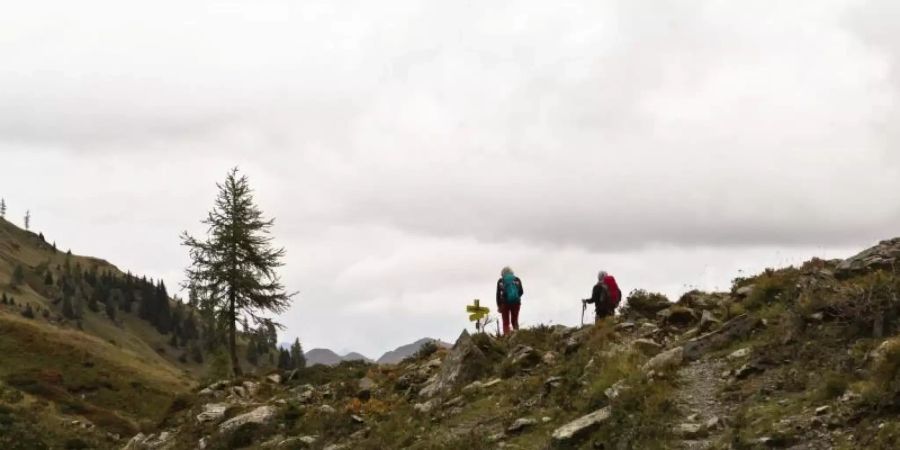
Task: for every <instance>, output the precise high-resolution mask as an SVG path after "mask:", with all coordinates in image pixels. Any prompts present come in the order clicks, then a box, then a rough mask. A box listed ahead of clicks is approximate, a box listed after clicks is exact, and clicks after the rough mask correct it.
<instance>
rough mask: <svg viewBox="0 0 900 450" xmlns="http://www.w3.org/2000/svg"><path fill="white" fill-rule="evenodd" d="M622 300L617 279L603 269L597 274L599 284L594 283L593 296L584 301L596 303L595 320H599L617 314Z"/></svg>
mask: <svg viewBox="0 0 900 450" xmlns="http://www.w3.org/2000/svg"><path fill="white" fill-rule="evenodd" d="M621 301H622V291H621V290H619V285H618V283H616V279H615V278H614V277H613V276H612V275H610V274H608V273H606V271H603V270H601V271H600V273H599V274H597V284H595V285H594V290H593V292H592V293H591V298H589V299H586V300H582V303H584V304H589V303H593V304H594V311H595V314H596V316H595V320H594V321H595V322H599V321H600V320H602V319H604V318H606V317H609V316H612V315H613V314H615V313H616V308H617V307H618V306H619V302H621Z"/></svg>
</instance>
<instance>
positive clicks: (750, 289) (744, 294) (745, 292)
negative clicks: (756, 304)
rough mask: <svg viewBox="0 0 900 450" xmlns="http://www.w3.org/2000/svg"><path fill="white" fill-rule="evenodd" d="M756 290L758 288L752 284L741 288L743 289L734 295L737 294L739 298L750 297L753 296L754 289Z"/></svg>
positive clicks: (740, 288) (738, 289) (739, 289)
mask: <svg viewBox="0 0 900 450" xmlns="http://www.w3.org/2000/svg"><path fill="white" fill-rule="evenodd" d="M755 288H756V286H754V285H752V284H750V285H747V286H741V287H739V288H737V290H736V291H734V293H735V294H737V296H738V297H749V296H750V294H753V289H755Z"/></svg>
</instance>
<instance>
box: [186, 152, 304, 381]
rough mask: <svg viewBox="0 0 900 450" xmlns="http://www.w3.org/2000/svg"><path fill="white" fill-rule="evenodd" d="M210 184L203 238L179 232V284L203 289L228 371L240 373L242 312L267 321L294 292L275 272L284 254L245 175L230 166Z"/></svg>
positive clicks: (287, 302) (282, 309)
mask: <svg viewBox="0 0 900 450" xmlns="http://www.w3.org/2000/svg"><path fill="white" fill-rule="evenodd" d="M216 186H217V187H218V189H219V193H218V196H217V197H216V200H215V204H214V206H213V209H212V210H211V211H210V212H209V214H208V215H207V218H206V219H204V220H203V224H205V225H206V226H207V227H208V228H207V235H206V237H205V238H203V239H198V238H195V237H193V236H191V235H190V234H188V233H187V232H184V233H183V234H182V243H183V245H185V246H187V247H188V249H189V254H190V258H191V265H190V266H189V267H188V268H187V269H186V271H185V273H186V277H187V281H186V283H185V286H186V287H187V286H192V287H193V288H194V289H198V290H201V291H203V294H204V296H203V297H204V300H206V301H207V302H209V303H210V304H211V306H212V307H213V309H214V311H215V313H216V316H217V319H218V320H217V322H218V323H219V324H221V325H223V328H224V329H223V330H222V331H223V332H224V334H225V335H226V337H227V342H226V345H227V347H228V352H229V354H230V356H231V366H232V370H233V372H234V375H235V376H240V375H242V374H243V371H242V370H241V366H240V361H239V359H238V351H237V325H238V321H240V320H241V318H242V317H244V316H247V317H250V318H251V319H252V320H253V321H254V322H255V323H260V324H262V323H272V321H271V319H269V318H267V317H265V316H264V315H265V314H267V313H275V314H279V313H282V312H284V311H285V310H286V309H287V308H288V306H289V305H290V302H291V298H292V297H293V296H294V294H293V293H288V292H287V291H286V290H285V288H284V285H283V284H282V283H281V280H280V278H279V276H278V273H277V272H276V270H277V269H278V268H279V267H281V266H282V265H283V263H282V259H283V257H284V254H285V252H284V249H283V248H274V247H273V246H272V237H271V234H270V233H271V231H270V230H271V228H272V225H273V224H274V219H265V218H263V214H262V211H260V209H259V207H257V205H256V203H255V202H254V200H253V191H252V189H250V185H249V182H248V180H247V177H246V176H244V175H241V174H239V172H238V170H237V168H235V169H232V170H231V171H230V172H229V173H228V175H227V176H226V178H225V182H224V183H221V184H217V185H216Z"/></svg>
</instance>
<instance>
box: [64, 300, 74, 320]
mask: <svg viewBox="0 0 900 450" xmlns="http://www.w3.org/2000/svg"><path fill="white" fill-rule="evenodd" d="M62 315H63V317H65V318H66V319H70V320H71V319H74V318H75V317H77V316H76V315H75V307H74V306H72V299H71V298H70V297H69V296H68V295H67V294H63V302H62Z"/></svg>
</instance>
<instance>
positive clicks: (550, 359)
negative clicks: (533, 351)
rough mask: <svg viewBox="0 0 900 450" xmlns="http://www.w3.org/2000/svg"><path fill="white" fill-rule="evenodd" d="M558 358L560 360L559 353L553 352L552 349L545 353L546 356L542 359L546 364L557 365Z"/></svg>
mask: <svg viewBox="0 0 900 450" xmlns="http://www.w3.org/2000/svg"><path fill="white" fill-rule="evenodd" d="M558 360H559V354H557V353H556V352H552V351H551V352H547V353H544V356H543V357H541V361H542V362H543V363H544V365H547V366H555V365H556V362H557V361H558Z"/></svg>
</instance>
